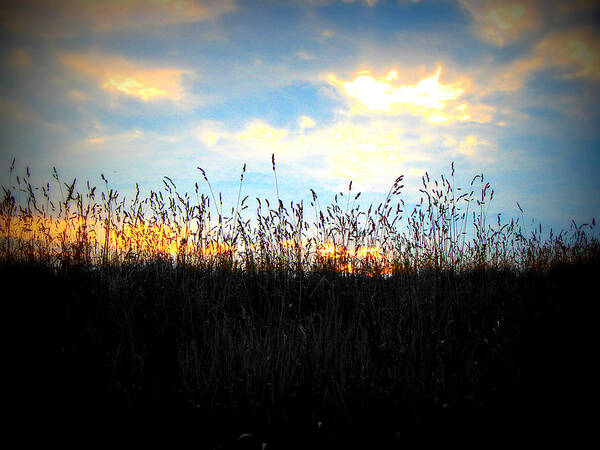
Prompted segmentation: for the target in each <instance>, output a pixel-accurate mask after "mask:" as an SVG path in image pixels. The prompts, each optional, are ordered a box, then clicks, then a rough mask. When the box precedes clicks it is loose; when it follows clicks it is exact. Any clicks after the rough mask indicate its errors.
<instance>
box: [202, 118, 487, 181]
mask: <svg viewBox="0 0 600 450" xmlns="http://www.w3.org/2000/svg"><path fill="white" fill-rule="evenodd" d="M305 119H308V118H307V117H306V116H301V117H300V118H299V120H298V123H299V127H298V128H290V129H278V128H275V127H273V126H272V125H270V124H268V123H266V122H264V121H257V120H254V121H251V122H249V123H247V124H245V125H244V126H243V127H242V128H241V129H238V130H236V129H227V128H226V127H225V125H224V124H223V123H220V122H215V121H205V122H202V123H200V124H199V125H198V126H197V127H196V128H195V129H194V131H193V135H194V136H195V137H196V139H197V141H199V142H200V143H201V144H202V146H203V147H204V148H206V149H208V150H210V151H211V153H213V154H214V153H216V154H218V155H220V158H219V159H221V160H224V161H228V163H230V164H231V163H233V164H234V165H235V164H237V163H249V164H251V163H255V162H257V163H260V165H262V166H264V167H265V170H267V168H270V167H268V165H267V164H265V163H266V162H267V161H268V159H269V158H270V156H271V153H276V155H277V159H278V161H279V162H280V163H282V164H283V165H284V166H287V167H293V175H294V176H295V177H308V178H313V179H315V178H316V179H319V180H321V181H322V182H324V183H326V184H331V183H337V182H338V181H339V180H340V179H344V180H349V179H351V180H353V181H354V182H355V183H357V186H358V187H360V189H361V190H363V191H374V192H384V191H386V190H387V189H389V187H390V183H391V182H392V181H393V180H394V179H395V178H396V177H397V176H398V175H399V174H400V173H401V172H402V171H407V170H409V169H410V168H411V167H413V165H414V164H419V165H420V166H422V165H423V162H425V161H427V162H428V164H429V165H430V164H431V162H434V161H435V160H436V156H435V155H438V154H439V150H437V149H438V148H439V146H440V144H441V140H440V139H441V138H439V137H438V136H433V137H432V138H430V139H428V140H424V139H423V138H422V136H423V134H424V133H425V128H422V129H415V128H414V127H406V126H401V125H400V124H399V123H398V121H397V120H395V119H394V118H393V117H383V118H369V119H367V120H366V121H364V120H360V121H359V122H356V121H353V118H352V117H338V118H337V119H336V120H334V121H333V122H331V123H328V124H319V125H317V124H316V123H315V125H314V126H312V127H311V132H310V133H304V131H305V129H306V128H307V127H306V124H307V122H308V121H307V120H305ZM303 122H304V126H303ZM448 133H449V135H451V130H450V131H449V132H448ZM458 143H459V141H457V145H458ZM241 144H243V147H242V148H243V152H241V151H240V148H241V147H240V145H241ZM248 144H249V145H248ZM477 144H478V145H483V143H482V142H481V141H477ZM461 149H464V150H465V152H467V150H469V148H468V142H466V143H465V144H464V145H463V147H461ZM464 156H468V155H467V154H466V153H465V154H464ZM234 161H235V162H234Z"/></svg>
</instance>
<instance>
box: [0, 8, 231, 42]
mask: <svg viewBox="0 0 600 450" xmlns="http://www.w3.org/2000/svg"><path fill="white" fill-rule="evenodd" d="M235 8H236V5H235V0H127V1H122V0H86V1H81V0H53V1H48V0H21V1H19V2H10V4H9V5H7V6H5V7H4V8H2V10H0V22H2V23H3V25H5V26H7V27H9V28H11V29H16V30H18V31H25V32H28V33H33V34H38V35H54V36H64V35H69V34H71V33H72V32H73V30H77V28H80V29H82V28H90V27H91V28H93V29H96V30H107V29H111V28H119V27H131V26H146V25H168V24H176V23H186V22H197V21H201V20H206V19H210V18H212V17H216V16H219V15H221V14H226V13H229V12H231V11H234V10H235Z"/></svg>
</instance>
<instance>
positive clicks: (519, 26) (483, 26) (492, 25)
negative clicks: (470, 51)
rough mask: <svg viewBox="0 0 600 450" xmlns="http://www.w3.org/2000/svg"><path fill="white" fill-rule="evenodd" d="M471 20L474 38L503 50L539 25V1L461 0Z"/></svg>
mask: <svg viewBox="0 0 600 450" xmlns="http://www.w3.org/2000/svg"><path fill="white" fill-rule="evenodd" d="M460 3H461V5H462V6H464V7H465V8H466V9H467V10H468V11H469V13H471V15H472V16H473V20H474V27H475V32H476V34H477V35H478V36H479V37H480V38H481V39H483V40H485V41H487V42H490V43H492V44H495V45H499V46H503V45H507V44H510V43H513V42H515V41H517V40H518V39H519V38H521V37H522V36H523V35H524V34H525V33H527V32H529V31H533V30H535V29H536V28H537V27H538V26H539V24H540V15H539V6H540V3H539V2H538V1H531V0H521V1H506V0H483V1H482V0H460Z"/></svg>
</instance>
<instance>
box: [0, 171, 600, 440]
mask: <svg viewBox="0 0 600 450" xmlns="http://www.w3.org/2000/svg"><path fill="white" fill-rule="evenodd" d="M273 169H274V171H275V161H274V159H273ZM54 173H55V175H56V176H55V179H56V182H57V183H59V186H60V181H59V179H58V175H57V173H56V171H55V172H54ZM202 173H203V172H202ZM243 173H244V172H242V177H241V180H240V193H241V191H242V184H241V182H242V181H243ZM102 178H103V179H104V177H102ZM479 178H480V179H481V180H479ZM167 180H168V181H166V182H165V186H166V188H165V191H164V192H165V193H164V195H163V193H158V194H157V193H152V194H151V196H150V198H149V199H146V200H141V201H140V200H139V198H136V199H135V200H134V201H132V202H131V203H130V204H129V205H127V204H126V202H125V201H122V202H121V203H119V201H118V194H117V193H116V192H114V191H112V190H110V189H109V188H108V183H106V195H104V194H103V196H101V197H100V198H101V201H102V203H100V204H97V203H95V199H96V195H97V194H96V193H95V191H94V190H95V188H93V187H91V186H89V185H88V191H87V193H86V194H85V195H83V194H79V193H77V192H76V189H75V186H76V182H75V181H73V182H72V184H71V183H63V184H64V186H63V188H64V190H63V196H62V199H61V200H60V206H57V203H58V202H53V201H52V199H51V195H50V193H49V191H50V187H49V185H47V186H46V187H44V188H43V189H42V190H41V191H42V196H43V197H44V201H43V202H42V201H40V200H39V199H36V198H35V196H36V192H38V191H36V189H35V188H34V187H33V186H31V185H30V184H29V183H28V182H27V178H24V179H19V180H18V184H17V188H18V187H19V186H21V187H22V189H23V192H24V193H28V197H27V198H28V200H26V201H24V202H22V203H21V204H19V202H17V201H16V199H15V196H14V193H15V189H9V188H7V187H5V188H4V192H5V197H4V200H3V203H2V221H3V237H4V239H3V241H2V245H3V248H2V262H1V270H0V273H1V276H2V283H3V286H5V289H6V290H7V291H9V289H12V292H15V294H13V295H10V296H9V298H7V299H5V303H6V304H7V305H8V307H9V314H8V316H7V317H9V320H10V322H11V323H12V326H10V327H9V329H10V330H11V333H12V334H11V335H12V336H14V337H15V342H16V344H15V346H16V358H15V366H14V367H16V368H17V371H16V372H17V376H16V377H15V378H16V380H15V381H16V386H18V392H19V395H20V396H21V397H22V401H20V402H19V407H18V408H19V409H21V408H22V414H23V416H24V417H26V420H25V423H26V428H29V426H31V428H33V429H35V430H36V432H35V433H28V434H29V436H30V437H34V438H39V439H40V440H41V441H42V442H60V443H62V444H63V445H67V446H76V445H77V446H82V447H90V446H95V445H100V446H102V445H105V446H106V445H111V446H112V445H116V444H115V442H118V443H119V445H135V446H136V447H140V446H142V445H145V446H157V445H161V446H164V447H182V448H192V447H193V448H215V447H218V446H222V447H235V446H236V445H239V444H240V443H239V442H236V439H237V437H238V436H240V435H241V434H242V433H245V432H250V433H253V434H254V435H255V437H256V439H257V440H258V443H259V444H260V443H261V442H267V443H268V447H267V448H332V447H348V446H350V445H354V446H356V445H361V446H363V447H364V448H398V447H400V446H403V445H407V444H410V443H415V444H417V445H422V444H427V443H433V442H436V443H448V442H450V441H451V440H456V441H469V442H472V443H476V442H477V439H480V438H481V439H488V440H489V439H493V440H494V442H496V441H497V440H502V439H512V438H513V437H514V436H517V432H526V433H527V434H528V435H529V437H530V438H532V439H539V438H540V437H541V436H542V435H543V434H546V435H547V436H549V437H550V438H552V439H553V440H554V439H557V438H558V437H563V438H567V439H575V438H576V433H577V431H576V430H577V426H579V425H582V424H584V423H585V420H586V419H585V416H584V415H583V411H584V408H583V406H584V403H585V398H586V395H587V393H588V386H589V384H588V382H589V381H590V377H591V375H590V374H591V372H590V371H589V367H588V366H587V364H588V361H590V355H592V353H591V346H592V342H593V340H592V336H591V334H592V333H591V330H592V329H593V328H592V327H591V324H590V322H591V320H592V319H591V318H592V308H593V302H592V301H591V297H590V294H589V292H593V290H592V288H593V286H594V285H593V281H594V277H596V276H597V274H598V273H599V272H598V269H599V261H600V260H599V258H598V254H599V252H598V249H599V246H598V241H597V240H596V239H595V238H593V237H590V236H589V235H588V234H586V229H587V227H586V226H583V227H582V226H579V227H578V226H575V225H574V226H573V228H572V229H571V234H567V233H559V234H558V235H550V236H549V237H548V238H547V239H545V240H543V239H541V228H540V229H539V230H537V229H536V230H537V231H533V232H532V233H531V236H530V237H528V238H526V237H525V236H523V234H522V232H521V228H520V226H519V222H518V221H512V222H510V223H508V224H505V225H502V224H501V223H500V222H499V221H498V223H497V227H496V228H493V227H492V226H491V225H490V224H489V223H488V221H487V218H486V210H485V208H486V205H487V204H488V203H489V200H491V197H492V196H493V194H492V191H491V189H490V188H489V185H488V184H484V185H483V186H482V190H481V192H480V195H479V196H478V197H477V198H476V199H475V200H473V198H474V197H473V193H470V194H469V193H468V192H466V191H465V193H466V194H461V195H454V193H453V186H452V181H449V180H448V179H447V178H442V181H441V182H440V183H437V181H436V182H435V183H433V186H432V183H431V182H429V179H428V177H424V178H423V184H424V189H423V193H424V201H423V202H422V205H420V206H417V207H416V208H415V209H414V211H413V212H412V213H411V214H409V215H408V227H407V228H405V230H407V231H401V229H400V228H399V227H398V224H399V222H400V220H401V219H400V218H401V215H402V213H403V211H402V209H403V207H402V203H401V201H399V202H398V203H396V204H395V205H393V204H392V199H394V198H395V197H396V196H397V195H398V194H399V193H400V189H401V187H402V185H401V182H402V177H399V178H398V179H397V180H396V183H395V184H394V186H393V187H392V189H391V190H390V193H389V195H388V196H387V198H386V200H385V201H384V202H383V203H382V204H380V205H379V206H378V207H377V208H372V207H369V210H368V214H367V213H366V212H364V211H362V210H361V209H360V208H359V207H358V206H356V207H355V206H354V205H353V204H351V202H353V200H352V199H354V201H355V200H357V199H358V195H356V196H355V195H352V194H351V186H349V189H348V192H347V193H346V205H345V206H339V204H338V202H337V199H336V203H334V204H333V205H330V206H329V207H327V208H326V209H325V210H321V209H320V206H319V205H318V199H317V196H316V194H313V203H312V205H311V208H312V209H314V211H313V213H314V215H315V221H314V222H312V224H308V223H307V222H306V221H305V218H304V206H303V205H302V204H301V203H300V204H296V205H294V204H292V205H290V208H288V209H286V208H285V207H284V205H283V203H282V202H280V201H279V205H276V207H275V209H271V207H270V205H268V203H267V208H268V210H264V211H263V210H262V209H261V208H262V207H263V205H262V203H263V202H261V201H260V200H259V201H258V205H259V206H258V208H257V219H256V221H255V222H254V223H252V222H251V221H249V220H247V221H244V219H242V215H241V214H240V212H241V211H242V210H243V209H244V208H245V201H243V200H242V201H240V200H238V202H237V203H238V204H237V206H236V208H235V210H234V211H232V213H233V214H232V215H231V217H225V216H224V215H223V214H222V211H221V210H220V208H218V207H216V208H215V211H216V212H217V217H216V218H212V219H211V218H210V217H209V215H210V208H211V207H210V201H209V198H208V197H207V196H204V195H202V194H199V196H198V201H197V202H196V204H195V205H193V206H192V204H191V202H190V201H189V196H188V195H187V194H186V195H180V194H178V193H177V191H176V189H175V185H174V183H173V182H172V181H171V180H170V179H167ZM206 181H207V182H208V180H206ZM478 181H481V182H482V183H483V176H478V177H476V179H474V183H475V182H478ZM472 184H473V183H472ZM23 186H24V187H23ZM209 187H210V185H209ZM197 190H198V188H197ZM211 192H212V189H211ZM463 195H464V196H463ZM211 196H212V197H213V205H214V204H219V202H217V201H216V197H215V196H214V195H212V194H211ZM240 197H241V195H240ZM474 205H475V206H477V208H478V209H477V214H475V215H473V214H472V209H469V208H473V207H474ZM53 208H54V209H53ZM394 211H395V215H394ZM151 212H154V214H150V213H151ZM396 217H397V218H398V219H396ZM61 220H62V222H61ZM36 223H37V224H38V225H39V224H41V225H42V226H39V227H38V226H37V225H32V224H36ZM61 224H62V225H61ZM593 225H595V222H594V223H593V224H592V226H593ZM468 226H470V227H471V234H470V237H469V238H467V236H469V233H468V230H467V227H468ZM102 228H104V230H105V232H104V234H102V233H100V231H99V230H101V229H102ZM169 230H170V231H169ZM173 230H176V231H173ZM28 233H29V234H28ZM32 233H33V234H32ZM35 233H38V234H35ZM250 244H252V245H250ZM365 249H366V250H365ZM582 426H583V425H582ZM549 433H550V434H549ZM552 433H554V434H552ZM482 445H483V446H485V444H482ZM259 448H260V447H259Z"/></svg>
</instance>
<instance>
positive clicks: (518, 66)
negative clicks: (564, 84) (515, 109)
mask: <svg viewBox="0 0 600 450" xmlns="http://www.w3.org/2000/svg"><path fill="white" fill-rule="evenodd" d="M545 69H554V70H557V71H558V74H559V75H560V76H561V77H563V78H570V79H576V78H578V79H584V80H588V81H594V82H597V81H600V35H599V34H598V33H597V32H596V31H595V30H592V29H589V28H573V29H570V30H564V31H557V32H553V33H550V34H548V35H546V36H544V37H543V38H542V39H541V40H540V41H539V42H538V43H537V44H536V45H535V46H534V47H533V48H532V49H531V51H530V52H528V53H527V54H526V55H524V56H523V57H521V58H518V59H516V60H515V61H514V62H512V63H510V64H509V65H508V66H506V67H505V68H504V69H503V70H501V71H500V72H499V74H498V75H497V77H496V80H495V85H496V87H497V89H500V90H507V91H513V90H517V89H520V88H522V87H523V85H524V83H525V82H526V81H527V79H528V78H529V77H530V76H532V74H534V73H536V72H539V71H541V70H545Z"/></svg>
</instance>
